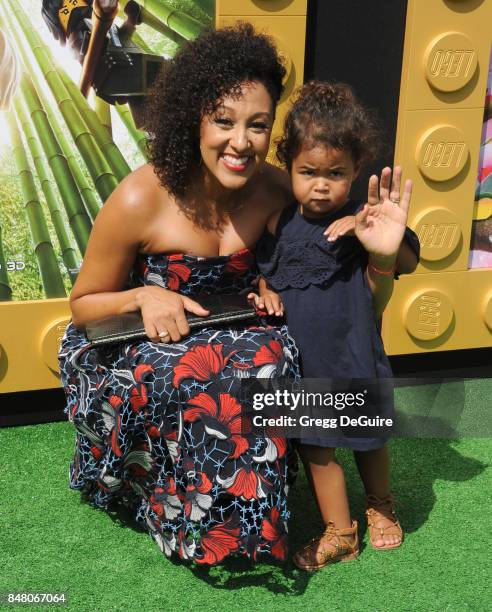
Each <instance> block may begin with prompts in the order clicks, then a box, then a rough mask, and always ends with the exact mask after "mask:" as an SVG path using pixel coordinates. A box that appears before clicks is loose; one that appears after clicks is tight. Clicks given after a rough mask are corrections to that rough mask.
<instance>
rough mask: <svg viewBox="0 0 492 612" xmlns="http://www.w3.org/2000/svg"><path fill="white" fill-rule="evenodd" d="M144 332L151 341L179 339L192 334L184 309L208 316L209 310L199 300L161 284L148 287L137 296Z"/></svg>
mask: <svg viewBox="0 0 492 612" xmlns="http://www.w3.org/2000/svg"><path fill="white" fill-rule="evenodd" d="M136 300H137V304H138V306H139V307H140V311H141V313H142V319H143V322H144V327H145V333H146V334H147V336H148V337H149V339H150V340H152V342H164V343H166V342H171V341H172V342H179V340H181V337H182V336H186V335H187V334H189V333H190V326H189V325H188V321H187V320H186V314H185V311H188V312H192V313H193V314H195V315H198V316H200V317H206V316H207V315H208V314H209V311H208V310H205V308H202V307H201V306H200V304H198V302H195V301H194V300H192V299H191V298H189V297H187V296H185V295H180V294H179V293H176V292H175V291H170V290H169V289H163V288H162V287H154V286H148V285H147V286H145V287H142V290H141V291H140V292H139V293H138V295H137V296H136Z"/></svg>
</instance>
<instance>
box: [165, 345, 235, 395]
mask: <svg viewBox="0 0 492 612" xmlns="http://www.w3.org/2000/svg"><path fill="white" fill-rule="evenodd" d="M222 348H223V345H222V344H198V345H196V346H194V347H193V348H191V349H190V350H189V351H187V352H186V353H185V354H184V355H183V356H182V357H181V359H180V360H179V363H178V365H177V366H176V367H175V368H174V378H173V385H174V386H175V387H176V388H178V387H179V385H180V384H181V381H182V380H184V379H185V378H194V379H196V380H201V381H206V380H210V379H211V378H212V376H216V375H217V374H219V372H222V370H223V369H224V368H225V367H226V365H227V362H228V361H229V359H230V358H231V357H232V355H234V354H235V353H237V350H235V351H231V352H230V353H229V355H227V356H226V357H224V356H223V355H222Z"/></svg>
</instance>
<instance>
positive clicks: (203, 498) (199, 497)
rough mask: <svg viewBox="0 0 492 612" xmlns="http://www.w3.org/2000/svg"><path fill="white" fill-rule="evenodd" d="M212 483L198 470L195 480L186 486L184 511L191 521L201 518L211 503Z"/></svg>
mask: <svg viewBox="0 0 492 612" xmlns="http://www.w3.org/2000/svg"><path fill="white" fill-rule="evenodd" d="M211 490H212V483H211V482H210V480H209V478H208V476H207V475H206V474H205V473H204V472H198V473H197V474H196V476H195V482H194V483H190V484H189V485H188V486H187V487H186V498H185V512H186V516H187V517H189V519H190V520H192V521H199V520H201V519H202V518H203V517H204V516H205V514H206V511H207V510H209V509H210V507H211V505H212V496H211V495H206V493H209V492H210V491H211Z"/></svg>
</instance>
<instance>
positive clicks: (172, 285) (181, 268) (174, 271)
mask: <svg viewBox="0 0 492 612" xmlns="http://www.w3.org/2000/svg"><path fill="white" fill-rule="evenodd" d="M169 259H171V258H169ZM190 274H191V270H190V269H189V268H188V266H186V265H185V264H182V263H170V264H169V265H168V267H167V286H168V288H169V289H170V290H171V291H179V285H180V282H181V281H185V282H186V281H187V280H188V279H189V278H190Z"/></svg>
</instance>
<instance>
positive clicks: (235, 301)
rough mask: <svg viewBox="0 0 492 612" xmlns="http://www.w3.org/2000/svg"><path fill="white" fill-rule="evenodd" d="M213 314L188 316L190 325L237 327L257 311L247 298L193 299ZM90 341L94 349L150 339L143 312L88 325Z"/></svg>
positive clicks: (218, 296)
mask: <svg viewBox="0 0 492 612" xmlns="http://www.w3.org/2000/svg"><path fill="white" fill-rule="evenodd" d="M193 299H194V300H196V301H197V302H198V303H199V304H200V305H201V306H203V308H205V309H206V310H208V311H209V312H210V314H209V315H208V316H206V317H199V316H197V315H194V314H191V313H187V315H186V318H187V319H188V325H189V326H190V328H191V329H200V328H201V327H208V326H210V325H221V324H223V323H234V322H235V321H244V320H247V319H252V318H253V317H255V316H256V311H255V309H254V307H253V306H251V304H250V303H249V302H248V300H247V298H246V296H245V295H243V294H224V295H222V294H218V295H197V296H193ZM85 332H86V335H87V338H88V339H89V340H90V341H91V343H92V344H93V346H100V345H102V344H114V343H116V342H126V341H128V340H137V339H139V338H146V337H147V334H146V333H145V328H144V324H143V320H142V315H141V314H140V311H138V312H128V313H125V314H121V315H115V316H112V317H106V318H105V319H99V320H98V321H93V322H92V323H88V324H87V325H86V328H85Z"/></svg>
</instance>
